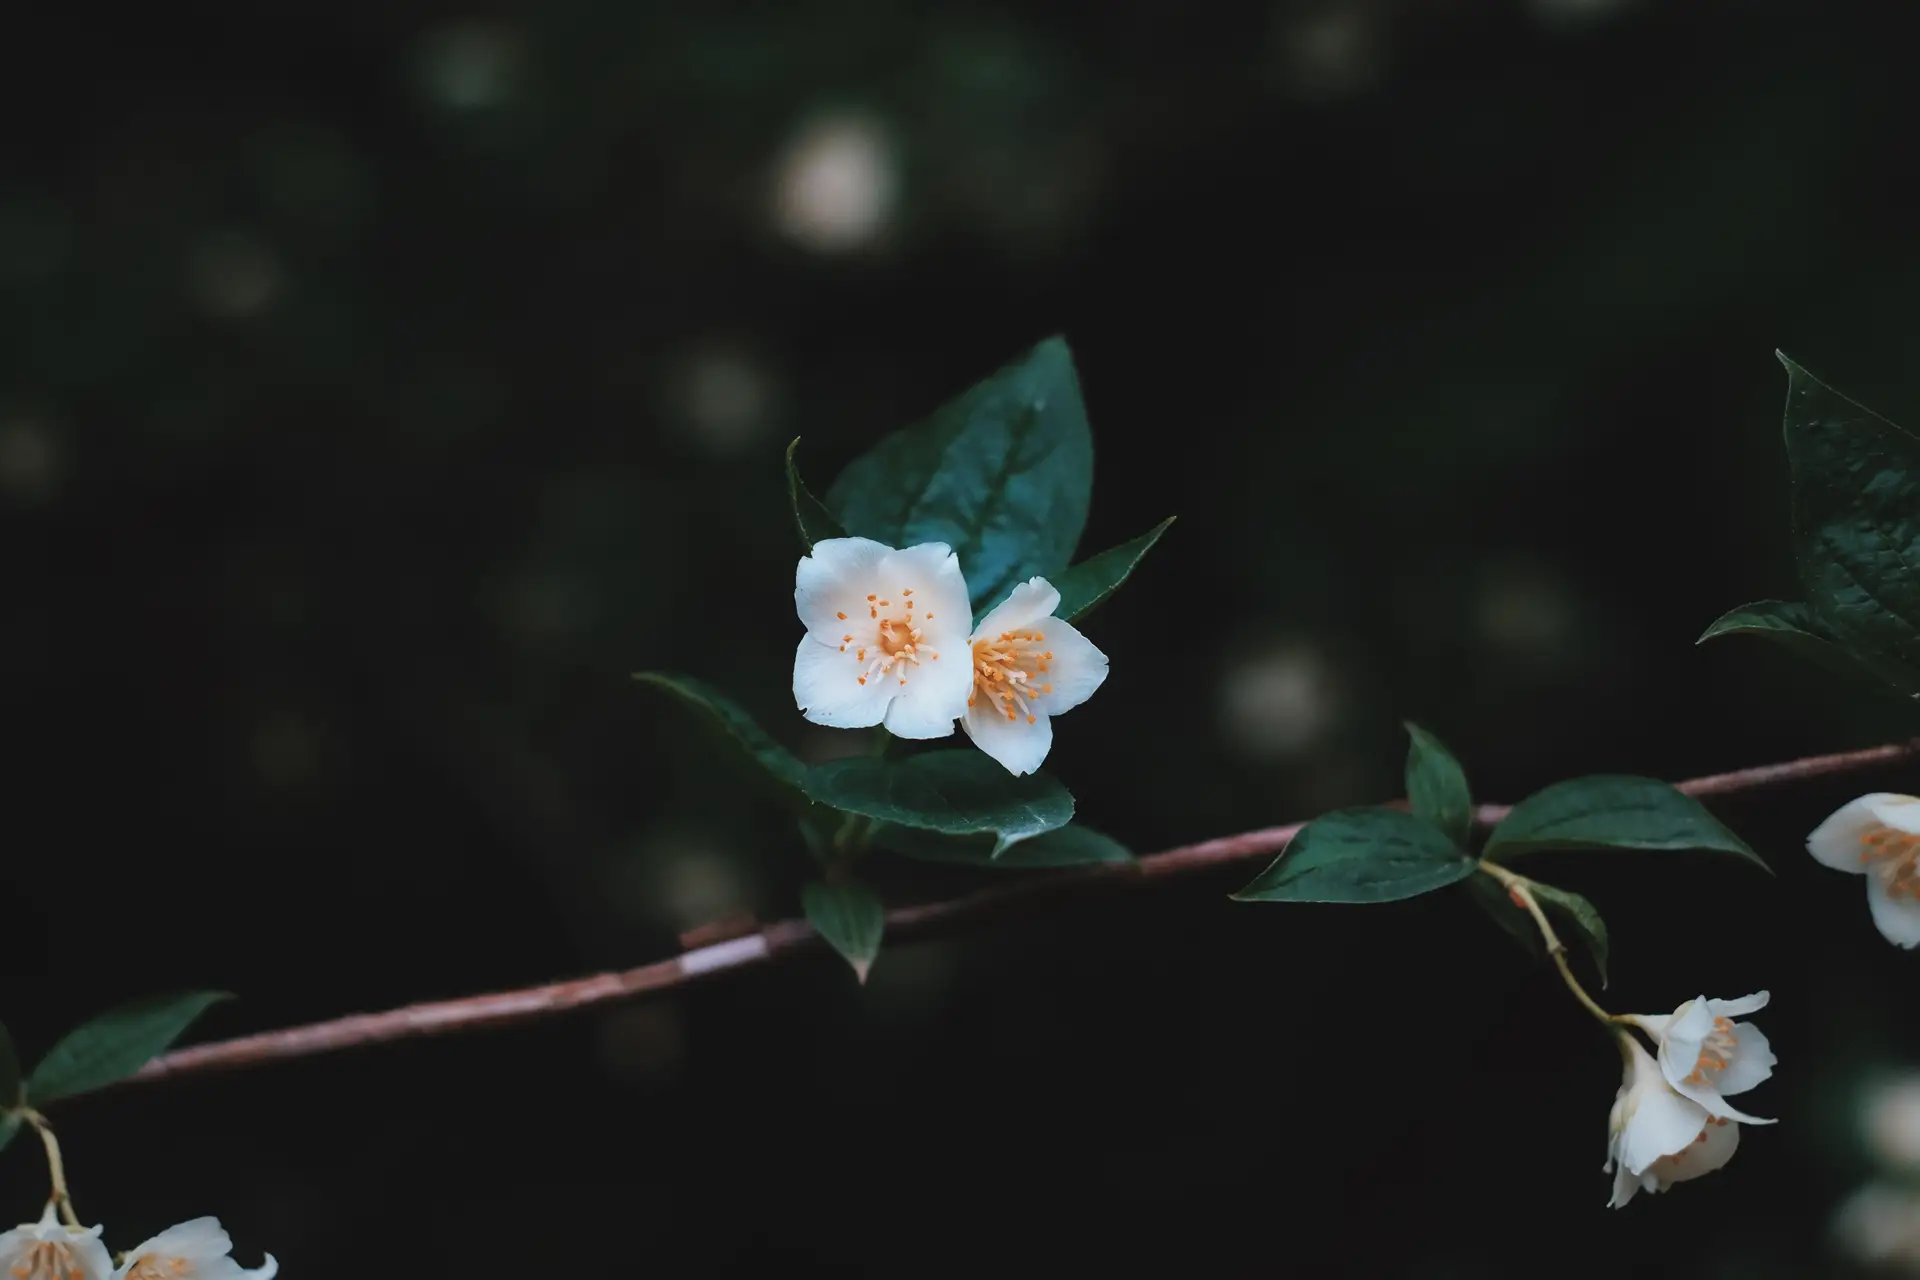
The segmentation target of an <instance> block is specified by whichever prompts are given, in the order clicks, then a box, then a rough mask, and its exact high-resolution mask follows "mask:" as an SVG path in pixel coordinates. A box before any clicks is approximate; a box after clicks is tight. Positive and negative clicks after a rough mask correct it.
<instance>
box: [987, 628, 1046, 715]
mask: <svg viewBox="0 0 1920 1280" xmlns="http://www.w3.org/2000/svg"><path fill="white" fill-rule="evenodd" d="M1041 638H1042V637H1041V633H1040V632H1038V631H1032V630H1027V629H1025V628H1015V629H1014V630H1011V631H1002V632H1001V633H1000V634H999V635H998V636H995V637H994V638H992V639H989V640H980V641H977V642H976V643H975V644H974V646H973V697H971V698H969V699H967V705H968V706H970V707H971V706H975V705H978V704H979V702H980V700H981V699H983V698H984V699H986V703H987V705H988V706H989V707H992V708H993V713H994V714H995V715H997V716H1003V717H1005V718H1006V719H1007V720H1009V721H1014V722H1017V721H1018V720H1019V719H1020V718H1021V717H1022V716H1025V717H1026V721H1027V723H1028V724H1038V723H1039V721H1040V716H1039V714H1038V712H1037V711H1036V710H1035V709H1034V706H1033V704H1034V703H1035V702H1037V701H1039V699H1040V697H1041V695H1042V694H1047V693H1052V692H1053V686H1052V685H1050V684H1040V683H1038V682H1037V681H1036V680H1035V676H1036V675H1037V674H1038V673H1039V672H1042V671H1045V670H1046V665H1045V663H1044V662H1042V661H1041V658H1042V655H1041V654H1040V653H1039V652H1037V651H1036V650H1037V648H1038V645H1039V642H1040V640H1041Z"/></svg>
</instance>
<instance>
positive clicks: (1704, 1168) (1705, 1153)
mask: <svg viewBox="0 0 1920 1280" xmlns="http://www.w3.org/2000/svg"><path fill="white" fill-rule="evenodd" d="M1701 1136H1702V1137H1704V1138H1705V1141H1704V1142H1701V1141H1695V1142H1690V1143H1688V1144H1687V1145H1686V1146H1685V1147H1684V1148H1682V1149H1681V1150H1680V1151H1678V1152H1676V1153H1675V1154H1673V1155H1670V1156H1668V1157H1666V1158H1665V1159H1663V1160H1661V1161H1660V1162H1659V1163H1658V1164H1656V1165H1654V1166H1653V1167H1652V1168H1651V1169H1649V1170H1648V1172H1649V1173H1652V1174H1653V1175H1654V1176H1655V1177H1657V1178H1659V1179H1660V1184H1661V1185H1660V1189H1661V1190H1665V1189H1666V1188H1667V1187H1670V1186H1672V1185H1673V1184H1674V1183H1676V1182H1691V1181H1693V1179H1695V1178H1698V1177H1702V1176H1704V1175H1706V1174H1709V1173H1712V1172H1713V1171H1714V1170H1716V1169H1723V1168H1725V1167H1726V1164H1727V1161H1729V1160H1731V1159H1733V1153H1734V1152H1735V1151H1736V1150H1738V1149H1739V1147H1740V1126H1739V1125H1737V1124H1733V1123H1731V1122H1729V1121H1716V1122H1714V1123H1712V1124H1709V1125H1707V1126H1706V1128H1705V1129H1704V1130H1702V1131H1701Z"/></svg>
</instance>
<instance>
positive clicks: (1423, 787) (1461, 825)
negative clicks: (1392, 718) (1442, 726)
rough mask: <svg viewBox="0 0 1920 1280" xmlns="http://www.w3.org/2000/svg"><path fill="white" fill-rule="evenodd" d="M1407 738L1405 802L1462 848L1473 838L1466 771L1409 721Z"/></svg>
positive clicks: (1440, 746) (1471, 809)
mask: <svg viewBox="0 0 1920 1280" xmlns="http://www.w3.org/2000/svg"><path fill="white" fill-rule="evenodd" d="M1401 723H1402V724H1404V725H1405V726H1406V729H1407V737H1408V739H1409V740H1410V741H1409V742H1408V744H1407V800H1408V801H1409V802H1410V803H1411V804H1412V805H1413V811H1414V812H1415V813H1417V814H1419V815H1420V816H1421V817H1423V818H1425V819H1426V820H1427V821H1428V822H1431V823H1432V824H1433V825H1434V826H1436V827H1439V828H1440V830H1441V831H1443V832H1445V833H1446V834H1447V836H1448V838H1450V839H1451V840H1452V841H1453V842H1454V843H1455V844H1456V845H1459V846H1460V847H1461V848H1463V849H1464V848H1466V845H1467V837H1468V836H1470V835H1472V834H1473V793H1472V792H1471V791H1470V790H1468V788H1467V774H1466V770H1464V769H1462V768H1461V767H1460V762H1459V761H1458V760H1456V759H1454V758H1453V753H1452V752H1451V751H1448V750H1447V749H1446V747H1445V746H1444V745H1442V744H1441V742H1440V739H1438V738H1436V737H1434V736H1433V735H1432V734H1430V733H1428V732H1427V731H1426V730H1425V729H1422V728H1421V727H1420V726H1419V725H1417V724H1415V723H1413V721H1411V720H1405V721H1402V722H1401Z"/></svg>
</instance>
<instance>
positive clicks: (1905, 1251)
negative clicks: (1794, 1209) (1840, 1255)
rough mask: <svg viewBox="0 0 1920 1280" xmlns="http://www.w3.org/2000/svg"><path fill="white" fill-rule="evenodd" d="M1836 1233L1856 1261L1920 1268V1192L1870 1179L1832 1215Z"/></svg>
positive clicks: (1839, 1241)
mask: <svg viewBox="0 0 1920 1280" xmlns="http://www.w3.org/2000/svg"><path fill="white" fill-rule="evenodd" d="M1833 1234H1834V1237H1835V1239H1836V1241H1837V1242H1838V1243H1839V1245H1840V1247H1841V1248H1842V1249H1843V1250H1845V1251H1846V1252H1847V1253H1848V1254H1850V1255H1851V1256H1852V1257H1853V1258H1854V1259H1855V1261H1858V1262H1864V1263H1868V1264H1869V1265H1879V1266H1891V1267H1893V1268H1897V1269H1899V1270H1901V1271H1904V1272H1906V1273H1908V1274H1911V1273H1913V1272H1915V1271H1920V1191H1915V1190H1913V1189H1912V1188H1911V1187H1902V1186H1898V1185H1894V1184H1891V1183H1879V1182H1870V1183H1868V1184H1867V1185H1866V1186H1864V1187H1862V1188H1860V1189H1859V1190H1858V1191H1856V1192H1854V1193H1853V1195H1851V1196H1849V1197H1848V1198H1847V1201H1846V1203H1844V1204H1842V1205H1841V1206H1840V1208H1839V1210H1838V1211H1837V1212H1836V1213H1835V1214H1834V1215H1833Z"/></svg>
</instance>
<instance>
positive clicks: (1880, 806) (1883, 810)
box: [1870, 791, 1920, 836]
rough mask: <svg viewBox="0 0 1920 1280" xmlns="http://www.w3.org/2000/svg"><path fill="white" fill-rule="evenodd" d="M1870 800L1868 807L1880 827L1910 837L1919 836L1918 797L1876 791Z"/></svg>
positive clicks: (1919, 815) (1919, 800)
mask: <svg viewBox="0 0 1920 1280" xmlns="http://www.w3.org/2000/svg"><path fill="white" fill-rule="evenodd" d="M1872 799H1873V804H1872V805H1871V806H1870V807H1871V808H1872V809H1873V816H1874V817H1876V818H1878V819H1879V820H1880V822H1881V825H1883V826H1888V827H1892V828H1893V829H1894V830H1895V831H1904V832H1906V834H1908V835H1910V836H1920V797H1915V796H1902V795H1894V794H1893V793H1891V792H1887V791H1878V792H1875V793H1874V795H1873V796H1872Z"/></svg>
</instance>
